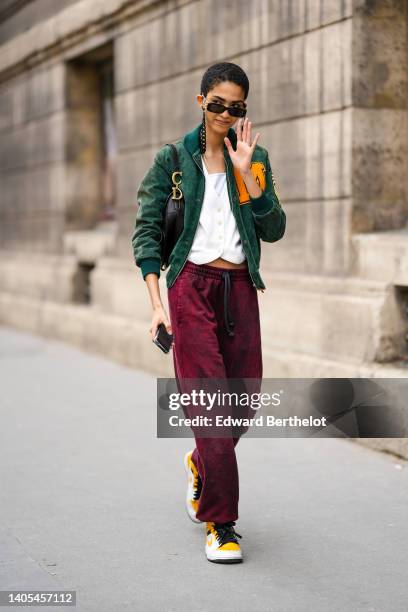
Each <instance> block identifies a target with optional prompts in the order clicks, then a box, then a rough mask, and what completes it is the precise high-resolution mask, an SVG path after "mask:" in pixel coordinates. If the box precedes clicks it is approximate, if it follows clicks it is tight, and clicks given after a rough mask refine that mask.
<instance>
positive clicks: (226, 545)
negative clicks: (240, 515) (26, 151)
mask: <svg viewBox="0 0 408 612" xmlns="http://www.w3.org/2000/svg"><path fill="white" fill-rule="evenodd" d="M234 525H235V522H234V521H230V522H229V523H207V537H206V541H205V553H206V555H207V559H208V560H209V561H213V562H214V563H241V561H242V551H241V548H240V545H239V544H238V541H237V536H238V537H239V538H241V537H242V536H240V535H239V533H236V531H235V529H234Z"/></svg>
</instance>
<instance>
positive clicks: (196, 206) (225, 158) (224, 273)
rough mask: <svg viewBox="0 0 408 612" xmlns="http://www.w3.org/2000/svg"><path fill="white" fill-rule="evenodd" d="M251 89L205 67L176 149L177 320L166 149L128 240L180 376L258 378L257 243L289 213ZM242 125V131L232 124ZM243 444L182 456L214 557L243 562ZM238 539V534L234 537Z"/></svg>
mask: <svg viewBox="0 0 408 612" xmlns="http://www.w3.org/2000/svg"><path fill="white" fill-rule="evenodd" d="M248 91H249V82H248V78H247V75H246V74H245V72H244V71H243V70H242V68H240V67H239V66H237V65H236V64H233V63H230V62H222V63H217V64H214V65H213V66H210V67H209V68H208V69H207V70H206V72H205V73H204V75H203V77H202V81H201V93H200V95H197V102H198V105H199V107H200V109H201V110H202V122H201V123H200V124H199V125H197V126H196V127H195V128H194V129H193V130H192V131H190V132H188V133H187V134H185V135H184V137H183V138H182V139H180V140H178V141H177V142H175V143H174V144H175V146H176V147H177V151H178V154H179V160H180V168H179V169H180V170H181V172H182V176H181V180H182V185H181V188H182V191H183V194H184V200H185V211H184V229H183V232H182V234H181V235H180V237H179V239H178V241H177V243H176V245H175V247H174V249H173V251H172V253H171V256H170V260H169V264H170V268H169V271H168V272H167V276H166V285H167V290H168V303H169V312H170V319H169V317H168V315H167V313H166V311H165V308H164V307H163V304H162V301H161V298H160V292H159V284H158V279H159V277H160V239H161V226H162V218H163V210H164V206H165V203H166V200H167V198H168V195H169V193H170V191H171V188H172V181H171V175H172V171H173V167H172V156H171V150H170V147H167V146H164V147H162V148H161V149H160V151H159V152H158V153H157V154H156V156H155V159H154V162H153V165H152V167H151V168H150V169H149V170H148V172H147V173H146V174H145V176H144V177H143V179H142V181H141V184H140V186H139V189H138V201H139V209H138V212H137V216H136V225H135V231H134V233H133V236H132V245H133V249H134V256H135V262H136V265H137V266H139V267H140V268H141V272H142V275H143V278H144V280H145V281H146V284H147V288H148V291H149V295H150V300H151V304H152V308H153V316H152V324H151V327H150V330H149V331H150V333H151V335H152V338H153V337H154V335H155V333H156V330H157V327H158V325H159V324H160V323H164V325H165V326H166V329H167V331H168V332H169V333H173V337H174V344H173V346H172V349H173V363H174V370H175V376H176V379H177V380H180V381H182V380H183V379H186V378H189V379H193V378H211V379H230V378H234V379H238V378H253V379H258V380H259V379H261V378H262V373H263V372H262V350H261V333H260V320H259V307H258V294H257V290H260V291H264V289H265V285H264V283H263V280H262V278H261V276H260V273H259V264H260V256H261V240H262V241H264V242H275V241H277V240H279V239H280V238H282V236H283V235H284V233H285V226H286V216H285V212H284V211H283V209H282V208H281V206H280V203H279V199H278V197H277V195H276V191H275V182H274V179H273V175H272V170H271V166H270V162H269V156H268V152H267V150H266V149H265V148H263V147H261V146H259V145H258V144H257V142H258V139H259V137H260V134H259V132H258V133H257V134H256V136H255V138H252V130H251V127H252V126H251V121H249V120H248V118H247V117H246V113H247V104H246V99H247V96H248ZM235 124H236V131H235V130H234V129H232V128H233V126H234V125H235ZM238 440H239V436H238V435H237V436H236V437H223V438H221V437H214V438H209V437H201V436H199V435H196V433H195V442H196V447H195V448H194V450H192V451H189V452H188V453H187V454H186V455H185V457H184V465H185V468H186V470H187V474H188V490H187V499H186V505H187V511H188V514H189V516H190V518H191V519H192V520H193V521H195V522H203V523H205V524H206V540H205V552H206V556H207V559H208V560H209V561H214V562H218V563H235V562H240V561H242V551H241V547H240V545H239V543H238V540H237V536H239V534H237V533H236V532H235V529H234V526H235V522H236V520H237V519H238V497H239V494H238V467H237V461H236V455H235V446H236V444H237V442H238ZM239 537H240V536H239Z"/></svg>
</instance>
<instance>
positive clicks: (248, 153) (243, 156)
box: [224, 117, 260, 174]
mask: <svg viewBox="0 0 408 612" xmlns="http://www.w3.org/2000/svg"><path fill="white" fill-rule="evenodd" d="M259 137H260V133H259V132H257V134H256V136H255V138H254V141H253V143H252V144H251V122H250V121H249V120H248V117H245V119H243V118H241V119H239V120H238V124H237V150H236V151H234V149H233V148H232V144H231V141H230V139H229V138H228V137H227V136H226V137H225V138H224V142H225V146H226V147H227V149H228V153H229V156H230V158H231V161H232V163H233V165H234V167H235V168H236V169H237V170H239V171H240V172H241V173H242V174H245V173H248V172H250V168H251V159H252V155H253V152H254V150H255V147H256V143H257V142H258V140H259Z"/></svg>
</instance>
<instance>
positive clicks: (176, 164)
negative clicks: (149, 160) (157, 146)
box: [166, 142, 180, 172]
mask: <svg viewBox="0 0 408 612" xmlns="http://www.w3.org/2000/svg"><path fill="white" fill-rule="evenodd" d="M167 145H168V146H169V147H171V153H172V160H173V171H174V172H175V171H176V170H178V168H179V166H180V161H179V156H178V153H177V148H176V147H175V146H174V144H173V143H172V142H168V143H167ZM167 145H166V146H167Z"/></svg>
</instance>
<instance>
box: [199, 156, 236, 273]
mask: <svg viewBox="0 0 408 612" xmlns="http://www.w3.org/2000/svg"><path fill="white" fill-rule="evenodd" d="M201 161H202V164H203V169H204V174H205V194H204V201H203V205H202V209H201V213H200V219H199V222H198V226H197V231H196V233H195V236H194V241H193V245H192V247H191V249H190V253H189V255H188V257H187V259H188V260H189V261H192V262H193V263H195V264H203V263H208V262H210V261H213V260H214V259H217V258H218V257H222V258H223V259H226V260H227V261H231V262H232V263H237V264H239V263H242V262H243V261H245V259H246V256H245V253H244V250H243V248H242V242H241V237H240V235H239V232H238V228H237V224H236V221H235V217H234V215H233V213H232V210H231V205H230V201H229V197H228V187H227V177H226V174H225V172H216V173H212V174H210V173H209V172H208V170H207V167H206V165H205V162H204V158H203V156H201Z"/></svg>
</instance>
